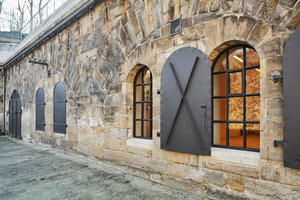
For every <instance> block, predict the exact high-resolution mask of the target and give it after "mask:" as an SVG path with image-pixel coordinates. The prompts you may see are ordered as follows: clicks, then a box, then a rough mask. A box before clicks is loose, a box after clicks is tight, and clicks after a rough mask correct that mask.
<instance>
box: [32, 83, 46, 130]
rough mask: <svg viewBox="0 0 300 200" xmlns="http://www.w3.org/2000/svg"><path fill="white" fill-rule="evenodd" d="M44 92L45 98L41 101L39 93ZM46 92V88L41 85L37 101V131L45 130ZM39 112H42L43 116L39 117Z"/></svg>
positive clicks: (37, 93) (37, 92)
mask: <svg viewBox="0 0 300 200" xmlns="http://www.w3.org/2000/svg"><path fill="white" fill-rule="evenodd" d="M40 92H42V95H43V98H42V101H41V102H40V101H39V98H38V95H39V93H40ZM45 105H46V103H45V92H44V89H43V88H41V87H39V88H38V90H37V91H36V102H35V130H37V131H45V125H46V124H45ZM38 112H41V113H42V116H43V117H42V118H38ZM39 125H42V126H40V127H43V128H38V127H39Z"/></svg>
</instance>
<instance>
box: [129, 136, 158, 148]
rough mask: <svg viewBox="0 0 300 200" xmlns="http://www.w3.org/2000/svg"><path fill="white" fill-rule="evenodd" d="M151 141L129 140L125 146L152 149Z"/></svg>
mask: <svg viewBox="0 0 300 200" xmlns="http://www.w3.org/2000/svg"><path fill="white" fill-rule="evenodd" d="M152 144H153V140H147V139H139V138H130V139H128V140H126V146H132V147H139V148H144V149H152Z"/></svg>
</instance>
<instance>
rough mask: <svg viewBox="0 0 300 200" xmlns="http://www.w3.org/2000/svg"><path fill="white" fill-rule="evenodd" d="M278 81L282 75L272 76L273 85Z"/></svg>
mask: <svg viewBox="0 0 300 200" xmlns="http://www.w3.org/2000/svg"><path fill="white" fill-rule="evenodd" d="M278 79H283V76H282V75H274V76H273V81H274V83H276V82H277V80H278Z"/></svg>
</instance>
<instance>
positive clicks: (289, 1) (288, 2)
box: [279, 0, 297, 8]
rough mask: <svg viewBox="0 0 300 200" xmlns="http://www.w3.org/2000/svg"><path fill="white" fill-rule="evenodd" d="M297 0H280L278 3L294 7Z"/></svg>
mask: <svg viewBox="0 0 300 200" xmlns="http://www.w3.org/2000/svg"><path fill="white" fill-rule="evenodd" d="M296 2H297V0H280V1H279V3H281V4H283V5H286V6H289V7H291V8H292V7H294V5H295V3H296Z"/></svg>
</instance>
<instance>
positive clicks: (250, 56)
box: [246, 48, 260, 67]
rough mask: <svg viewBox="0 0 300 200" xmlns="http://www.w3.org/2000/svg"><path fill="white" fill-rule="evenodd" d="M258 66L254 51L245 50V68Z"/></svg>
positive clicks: (256, 55)
mask: <svg viewBox="0 0 300 200" xmlns="http://www.w3.org/2000/svg"><path fill="white" fill-rule="evenodd" d="M258 65H260V61H259V57H258V54H257V53H256V51H254V50H253V49H249V48H246V67H252V66H258Z"/></svg>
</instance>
